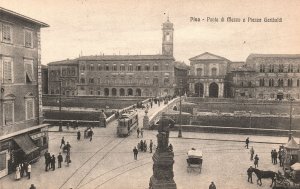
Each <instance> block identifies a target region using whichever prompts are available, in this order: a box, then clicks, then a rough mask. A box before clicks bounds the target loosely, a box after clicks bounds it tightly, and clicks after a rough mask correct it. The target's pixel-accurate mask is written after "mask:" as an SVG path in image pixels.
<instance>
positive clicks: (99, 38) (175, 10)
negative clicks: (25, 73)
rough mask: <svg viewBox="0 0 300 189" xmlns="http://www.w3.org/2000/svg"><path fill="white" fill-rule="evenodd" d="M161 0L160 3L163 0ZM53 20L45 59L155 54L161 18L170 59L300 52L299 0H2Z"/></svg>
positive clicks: (0, 3)
mask: <svg viewBox="0 0 300 189" xmlns="http://www.w3.org/2000/svg"><path fill="white" fill-rule="evenodd" d="M160 1H161V2H160ZM0 6H1V7H3V8H6V9H9V10H12V11H15V12H18V13H20V14H24V15H26V16H29V17H31V18H34V19H37V20H40V21H43V22H45V23H47V24H49V25H50V27H49V28H44V29H43V30H42V63H43V64H47V63H48V62H51V61H56V60H62V59H67V58H76V57H78V56H79V54H80V52H81V51H82V54H83V55H96V54H100V53H104V54H106V55H108V54H113V53H115V54H119V52H120V54H128V53H129V54H140V53H141V54H158V53H160V52H161V40H162V31H161V24H162V23H163V22H164V21H165V20H166V15H165V14H164V13H168V14H169V15H170V21H171V22H173V23H174V29H175V31H174V57H175V59H176V60H179V61H185V62H186V63H189V61H188V59H189V58H191V57H194V56H196V55H199V54H201V53H203V52H206V51H208V52H211V53H213V54H217V55H220V56H224V57H226V58H228V59H229V60H232V61H245V59H246V58H247V56H248V55H249V54H250V53H272V54H286V53H287V54H300V48H299V47H300V37H299V34H300V11H299V10H300V1H299V0H289V1H283V0H259V1H258V0H210V1H208V0H197V1H196V0H181V1H179V0H122V1H121V0H114V1H113V0H0ZM191 16H195V17H200V18H206V17H208V16H209V17H222V16H223V17H228V16H231V17H239V18H244V17H254V18H256V17H259V18H264V17H275V18H277V17H282V19H283V22H282V23H226V22H225V23H220V22H219V23H207V22H200V23H199V22H190V17H191Z"/></svg>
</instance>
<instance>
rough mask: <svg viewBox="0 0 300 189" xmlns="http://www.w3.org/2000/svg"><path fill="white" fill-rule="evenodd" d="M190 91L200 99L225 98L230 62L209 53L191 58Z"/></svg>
mask: <svg viewBox="0 0 300 189" xmlns="http://www.w3.org/2000/svg"><path fill="white" fill-rule="evenodd" d="M189 60H190V66H191V70H190V75H189V89H190V92H191V93H194V94H195V95H196V96H199V97H214V98H220V97H224V94H225V92H224V90H225V89H224V87H225V77H226V75H227V67H228V64H229V63H230V61H229V60H228V59H226V58H224V57H221V56H217V55H214V54H211V53H208V52H205V53H203V54H200V55H198V56H195V57H193V58H190V59H189Z"/></svg>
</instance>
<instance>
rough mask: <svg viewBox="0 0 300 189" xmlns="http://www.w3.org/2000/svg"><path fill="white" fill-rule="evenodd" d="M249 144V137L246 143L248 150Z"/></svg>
mask: <svg viewBox="0 0 300 189" xmlns="http://www.w3.org/2000/svg"><path fill="white" fill-rule="evenodd" d="M249 142H250V140H249V137H247V139H246V141H245V143H246V145H245V147H246V148H247V149H248V148H249Z"/></svg>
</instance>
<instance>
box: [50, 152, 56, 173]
mask: <svg viewBox="0 0 300 189" xmlns="http://www.w3.org/2000/svg"><path fill="white" fill-rule="evenodd" d="M55 163H56V160H55V156H54V154H53V155H52V158H51V166H52V171H54V170H55Z"/></svg>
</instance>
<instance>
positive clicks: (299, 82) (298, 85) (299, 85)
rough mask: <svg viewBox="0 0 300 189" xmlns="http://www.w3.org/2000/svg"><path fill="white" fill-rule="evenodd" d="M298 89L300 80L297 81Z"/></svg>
mask: <svg viewBox="0 0 300 189" xmlns="http://www.w3.org/2000/svg"><path fill="white" fill-rule="evenodd" d="M297 87H300V79H297Z"/></svg>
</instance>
